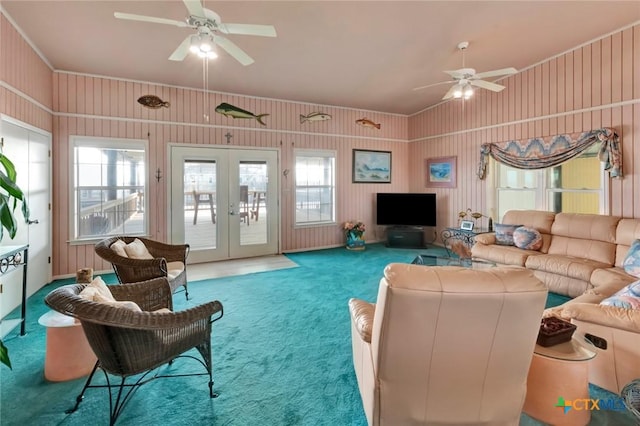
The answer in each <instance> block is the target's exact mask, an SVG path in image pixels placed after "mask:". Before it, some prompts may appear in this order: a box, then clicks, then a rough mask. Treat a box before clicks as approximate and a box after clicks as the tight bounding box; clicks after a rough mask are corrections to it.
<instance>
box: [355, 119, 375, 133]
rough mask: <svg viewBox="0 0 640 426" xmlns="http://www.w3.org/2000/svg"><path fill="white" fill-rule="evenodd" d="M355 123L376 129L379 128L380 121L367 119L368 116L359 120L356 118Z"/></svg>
mask: <svg viewBox="0 0 640 426" xmlns="http://www.w3.org/2000/svg"><path fill="white" fill-rule="evenodd" d="M356 124H359V125H360V126H362V127H369V128H371V129H378V130H380V123H378V124H376V123H374V122H373V121H371V120H369V119H368V118H366V117H365V118H361V119H359V120H356Z"/></svg>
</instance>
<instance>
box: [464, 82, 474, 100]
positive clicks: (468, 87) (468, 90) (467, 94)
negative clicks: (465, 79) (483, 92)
mask: <svg viewBox="0 0 640 426" xmlns="http://www.w3.org/2000/svg"><path fill="white" fill-rule="evenodd" d="M463 94H464V98H465V99H470V98H471V96H473V87H471V85H470V84H467V85H466V86H464V93H463Z"/></svg>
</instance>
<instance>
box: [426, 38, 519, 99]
mask: <svg viewBox="0 0 640 426" xmlns="http://www.w3.org/2000/svg"><path fill="white" fill-rule="evenodd" d="M468 47H469V42H468V41H463V42H460V43H459V44H458V49H459V50H460V51H462V68H460V69H459V70H454V71H445V73H447V74H449V75H450V76H451V78H453V80H448V81H441V82H439V83H434V84H428V85H426V86H420V87H416V88H414V89H413V90H422V89H426V88H427V87H433V86H438V85H440V84H450V83H455V84H454V85H453V86H451V88H450V89H449V90H448V91H447V93H446V94H445V95H444V96H443V97H442V99H443V100H446V99H451V98H464V99H469V98H470V97H471V96H472V95H473V87H480V88H482V89H487V90H491V91H493V92H500V91H502V90H503V89H504V88H505V87H504V86H502V85H500V84H496V83H492V82H490V81H485V80H483V79H485V78H490V77H498V76H502V75H504V76H506V75H511V74H516V73H517V72H518V70H517V69H515V68H502V69H499V70H493V71H485V72H481V73H476V70H475V69H473V68H465V64H464V51H465V50H466V49H467V48H468Z"/></svg>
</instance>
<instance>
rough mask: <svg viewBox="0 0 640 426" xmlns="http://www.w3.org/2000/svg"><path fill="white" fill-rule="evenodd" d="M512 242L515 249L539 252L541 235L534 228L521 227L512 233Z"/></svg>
mask: <svg viewBox="0 0 640 426" xmlns="http://www.w3.org/2000/svg"><path fill="white" fill-rule="evenodd" d="M513 242H514V244H515V245H516V247H518V248H521V249H525V250H540V248H541V247H542V235H540V232H538V230H537V229H535V228H529V227H528V226H521V227H519V228H517V229H516V230H515V231H513Z"/></svg>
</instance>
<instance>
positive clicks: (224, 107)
mask: <svg viewBox="0 0 640 426" xmlns="http://www.w3.org/2000/svg"><path fill="white" fill-rule="evenodd" d="M216 112H217V113H219V114H222V115H224V116H226V117H231V118H254V119H256V121H258V123H260V124H262V125H263V126H266V125H267V124H266V123H265V122H264V121H262V118H263V117H266V116H268V115H269V114H258V115H255V114H254V113H252V112H249V111H246V110H244V109H242V108H238V107H237V106H233V105H231V104H228V103H226V102H223V103H221V104H220V105H218V106H217V107H216Z"/></svg>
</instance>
